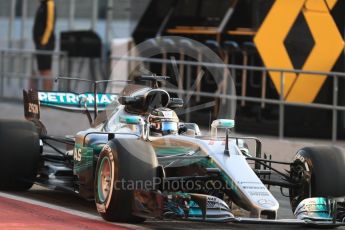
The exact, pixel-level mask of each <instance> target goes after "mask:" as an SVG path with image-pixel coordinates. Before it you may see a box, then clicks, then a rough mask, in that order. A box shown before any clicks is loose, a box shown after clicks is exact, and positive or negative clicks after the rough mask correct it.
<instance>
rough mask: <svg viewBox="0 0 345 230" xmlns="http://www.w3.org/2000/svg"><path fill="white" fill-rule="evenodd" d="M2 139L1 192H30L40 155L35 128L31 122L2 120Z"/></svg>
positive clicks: (0, 142)
mask: <svg viewBox="0 0 345 230" xmlns="http://www.w3.org/2000/svg"><path fill="white" fill-rule="evenodd" d="M0 137H1V138H0V147H1V152H0V189H1V190H15V191H24V190H28V189H30V188H31V187H32V185H33V182H34V179H35V177H36V176H37V168H38V163H39V158H40V152H41V151H40V144H39V136H38V133H37V129H36V127H35V125H34V124H33V123H32V122H29V121H16V120H0Z"/></svg>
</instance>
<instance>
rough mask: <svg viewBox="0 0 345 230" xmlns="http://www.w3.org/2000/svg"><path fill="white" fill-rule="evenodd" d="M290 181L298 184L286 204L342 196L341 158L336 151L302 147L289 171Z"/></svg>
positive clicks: (344, 159)
mask: <svg viewBox="0 0 345 230" xmlns="http://www.w3.org/2000/svg"><path fill="white" fill-rule="evenodd" d="M290 171H291V174H290V177H291V181H292V182H293V183H295V184H300V186H299V187H297V188H292V189H290V204H291V208H292V211H293V212H294V211H295V209H296V207H297V205H298V204H299V203H300V202H301V201H302V200H304V199H306V198H309V197H341V196H344V195H345V180H344V178H345V154H344V153H343V152H342V151H341V150H340V149H339V148H336V147H328V146H319V147H306V148H303V149H301V150H299V151H298V152H297V154H296V156H295V159H294V161H293V163H292V164H291V168H290Z"/></svg>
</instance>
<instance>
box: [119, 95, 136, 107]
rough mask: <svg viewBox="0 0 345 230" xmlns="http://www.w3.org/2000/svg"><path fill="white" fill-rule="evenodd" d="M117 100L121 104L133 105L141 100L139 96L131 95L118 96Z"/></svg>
mask: <svg viewBox="0 0 345 230" xmlns="http://www.w3.org/2000/svg"><path fill="white" fill-rule="evenodd" d="M118 100H119V102H120V104H121V105H133V104H136V103H138V102H139V101H141V98H139V97H131V96H121V97H119V99H118Z"/></svg>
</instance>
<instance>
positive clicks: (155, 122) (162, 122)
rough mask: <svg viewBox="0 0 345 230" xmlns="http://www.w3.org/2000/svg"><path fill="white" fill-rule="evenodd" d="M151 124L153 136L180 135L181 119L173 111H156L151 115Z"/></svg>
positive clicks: (160, 109) (159, 109)
mask: <svg viewBox="0 0 345 230" xmlns="http://www.w3.org/2000/svg"><path fill="white" fill-rule="evenodd" d="M149 122H150V135H151V136H164V135H169V134H177V133H178V123H179V119H178V117H177V115H176V113H175V111H173V110H171V109H168V108H157V109H154V110H153V111H152V113H151V115H150V118H149Z"/></svg>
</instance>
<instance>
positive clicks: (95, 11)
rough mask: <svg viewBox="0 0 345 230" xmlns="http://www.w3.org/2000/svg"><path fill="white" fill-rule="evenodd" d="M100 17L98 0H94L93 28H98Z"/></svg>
mask: <svg viewBox="0 0 345 230" xmlns="http://www.w3.org/2000/svg"><path fill="white" fill-rule="evenodd" d="M97 19H98V0H92V18H91V29H92V30H95V29H96V24H97Z"/></svg>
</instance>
